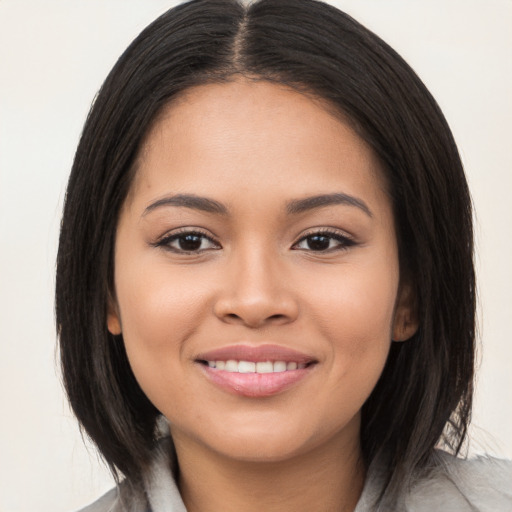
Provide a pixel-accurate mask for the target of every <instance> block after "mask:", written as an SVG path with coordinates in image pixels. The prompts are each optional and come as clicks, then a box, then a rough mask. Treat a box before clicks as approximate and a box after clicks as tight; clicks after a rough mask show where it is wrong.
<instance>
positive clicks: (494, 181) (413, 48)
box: [0, 0, 512, 512]
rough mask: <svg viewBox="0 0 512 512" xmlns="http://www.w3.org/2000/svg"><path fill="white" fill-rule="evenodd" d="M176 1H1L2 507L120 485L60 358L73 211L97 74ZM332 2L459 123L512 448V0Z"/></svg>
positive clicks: (498, 414)
mask: <svg viewBox="0 0 512 512" xmlns="http://www.w3.org/2000/svg"><path fill="white" fill-rule="evenodd" d="M176 3H177V2H173V1H164V0H60V1H57V0H45V1H41V0H0V411H1V416H0V434H1V435H0V512H21V511H23V512H32V511H33V512H36V511H37V512H50V511H52V512H63V511H69V510H73V509H75V508H78V507H79V506H81V505H84V504H86V503H88V502H89V501H91V500H93V499H94V498H95V497H96V496H98V495H99V494H100V493H101V492H103V491H104V490H106V489H107V488H109V487H110V486H111V480H110V478H109V477H108V474H107V472H106V471H105V469H103V468H102V466H101V465H100V464H99V462H98V459H97V456H96V454H95V452H94V450H93V449H92V448H89V449H88V450H87V449H85V448H84V445H83V442H82V440H81V438H80V435H79V432H78V429H77V427H76V425H75V421H74V419H73V417H72V415H71V414H70V412H69V410H68V408H67V406H66V403H65V399H64V397H63V394H62V391H61V386H60V381H59V375H58V370H56V368H55V359H56V355H55V348H54V346H55V333H54V326H53V287H54V261H55V254H56V246H57V237H58V228H59V218H60V210H61V206H62V199H63V195H64V190H65V184H66V180H67V176H68V173H69V169H70V167H71V163H72V159H73V154H74V150H75V147H76V144H77V141H78V137H79V134H80V131H81V127H82V124H83V122H84V120H85V116H86V114H87V111H88V109H89V105H90V103H91V101H92V99H93V97H94V95H95V93H96V91H97V89H98V88H99V86H100V84H101V82H102V81H103V79H104V78H105V76H106V74H107V72H108V71H109V70H110V68H111V67H112V65H113V64H114V62H115V60H116V59H117V57H118V56H119V55H120V53H121V52H122V51H123V50H124V48H125V47H126V46H127V45H128V43H129V42H130V41H131V40H132V39H133V37H134V36H135V35H137V34H138V33H139V32H140V30H142V29H143V28H144V26H146V25H147V23H149V22H150V21H151V20H153V19H154V18H155V17H156V16H157V15H158V14H160V13H161V12H163V11H164V10H165V9H166V8H168V7H171V6H172V5H175V4H176ZM331 3H333V4H335V5H337V6H338V7H340V8H342V9H344V10H346V11H347V12H348V13H349V14H351V15H352V16H354V17H355V18H356V19H358V20H360V21H362V22H363V23H364V24H366V25H367V26H368V27H369V28H371V29H373V30H374V31H375V32H377V33H378V34H379V35H381V36H382V37H383V38H384V39H385V40H386V41H388V42H389V43H390V44H391V45H392V46H393V47H394V48H395V49H397V50H398V52H399V53H401V54H402V55H403V56H404V57H405V58H406V60H408V62H409V63H410V64H411V65H412V66H413V68H414V69H415V70H416V71H417V72H418V73H419V75H420V76H421V77H422V78H423V80H424V81H425V83H426V84H427V86H428V87H429V88H430V90H431V91H432V92H433V94H434V96H435V97H436V98H437V100H438V101H439V103H440V105H441V107H442V109H443V110H444V112H445V114H446V117H447V118H448V121H449V122H450V124H451V126H452V129H453V131H454V133H455V137H456V139H457V141H458V144H459V148H460V151H461V154H462V158H463V161H464V163H465V166H466V171H467V174H468V179H469V182H470V186H471V189H472V192H473V197H474V203H475V206H476V213H477V219H476V220H477V223H476V228H477V244H478V258H477V267H478V277H479V286H480V288H479V290H480V292H479V295H480V304H481V307H480V320H479V323H480V329H481V341H482V346H481V349H480V358H481V361H482V363H481V368H480V372H479V379H478V384H477V396H476V409H475V414H474V425H475V426H474V428H473V430H472V439H473V446H472V451H473V452H483V451H488V452H492V453H496V454H502V455H506V456H508V457H512V407H511V400H510V397H511V392H510V389H512V363H511V361H512V343H511V341H510V333H509V331H510V328H509V324H508V322H509V321H510V318H511V316H512V265H511V264H510V262H511V261H512V205H511V201H512V200H511V193H512V177H511V176H512V165H511V164H512V156H511V155H512V152H511V148H510V146H511V129H510V126H511V122H512V66H511V55H512V37H511V35H510V34H511V31H510V27H511V26H512V2H511V1H510V0H486V1H483V0H481V1H475V0H429V1H426V0H424V1H420V0H386V1H383V0H346V1H337V2H334V1H333V2H331Z"/></svg>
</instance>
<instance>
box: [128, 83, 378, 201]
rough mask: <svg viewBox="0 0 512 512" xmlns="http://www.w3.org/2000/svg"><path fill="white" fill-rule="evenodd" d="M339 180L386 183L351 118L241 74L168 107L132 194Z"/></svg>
mask: <svg viewBox="0 0 512 512" xmlns="http://www.w3.org/2000/svg"><path fill="white" fill-rule="evenodd" d="M336 186H343V188H345V189H354V190H352V192H356V191H357V189H361V188H366V189H368V190H367V191H366V192H368V191H371V192H372V193H376V192H377V191H380V192H382V191H383V190H385V186H384V178H383V175H382V171H381V168H380V164H379V162H378V160H377V158H376V156H375V155H374V153H373V151H372V150H371V149H370V148H369V146H368V145H367V144H366V142H365V141H364V140H363V139H362V138H361V137H359V136H358V135H357V134H356V133H355V131H354V130H353V129H352V128H351V126H350V125H349V123H347V122H346V121H344V119H343V118H342V116H341V115H339V114H337V113H336V112H335V109H334V108H332V107H331V105H329V104H328V103H326V102H325V101H324V100H321V99H318V98H315V97H313V96H311V95H306V94H303V93H299V92H297V91H296V90H294V89H291V88H289V87H287V86H284V85H280V84H275V83H270V82H266V81H250V80H246V79H239V80H233V81H231V82H228V83H222V84H207V85H201V86H197V87H193V88H190V89H187V90H186V91H184V92H183V93H181V94H180V96H179V97H177V98H175V99H173V101H171V102H170V103H169V105H167V106H166V107H165V108H164V109H163V110H162V112H161V113H160V115H159V116H158V118H157V119H156V121H155V122H154V123H153V126H152V127H151V129H150V130H149V132H148V134H147V136H146V138H145V140H144V143H143V145H142V148H141V151H140V154H139V159H138V166H137V173H136V177H135V183H134V186H133V187H132V196H133V194H134V193H135V194H137V193H138V194H139V195H140V193H143V195H144V196H149V195H151V193H153V194H158V193H160V192H161V193H166V192H167V191H166V190H164V189H168V192H174V193H176V192H184V191H185V192H197V193H203V192H204V190H201V189H202V188H203V189H204V188H207V189H208V190H212V189H216V190H217V191H218V192H219V193H221V195H225V196H229V195H231V196H233V195H235V196H236V197H240V196H241V195H246V196H247V198H248V199H249V196H255V194H256V193H257V192H260V193H265V194H266V195H268V194H270V195H271V192H276V191H281V192H283V191H286V192H289V193H290V194H291V195H295V196H300V195H304V194H305V193H306V192H311V193H315V192H319V193H325V192H326V191H327V190H326V189H328V188H329V187H336ZM308 189H309V190H308ZM315 189H318V190H315ZM345 192H351V191H350V190H345ZM226 199H228V198H227V197H226Z"/></svg>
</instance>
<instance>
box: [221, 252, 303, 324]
mask: <svg viewBox="0 0 512 512" xmlns="http://www.w3.org/2000/svg"><path fill="white" fill-rule="evenodd" d="M222 278H223V279H222V291H221V292H220V293H219V295H218V296H217V299H216V301H215V305H214V313H215V315H216V316H217V317H218V318H219V319H220V320H221V321H222V322H225V323H231V324H238V325H245V326H246V327H250V328H253V329H255V328H261V327H264V326H266V325H270V324H272V325H282V324H287V323H290V322H293V321H294V320H295V319H296V318H297V316H298V312H299V305H298V301H297V297H296V295H295V293H294V290H293V281H292V280H291V279H289V276H288V275H287V272H286V271H285V269H284V268H283V264H282V263H281V262H280V261H279V256H278V255H276V254H269V253H268V252H267V251H264V250H250V249H249V250H247V251H245V252H244V254H239V255H237V257H233V258H232V259H231V261H230V262H229V264H227V269H226V272H225V274H224V276H222Z"/></svg>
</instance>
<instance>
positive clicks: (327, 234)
mask: <svg viewBox="0 0 512 512" xmlns="http://www.w3.org/2000/svg"><path fill="white" fill-rule="evenodd" d="M186 236H196V237H201V238H202V239H206V240H208V241H209V242H210V243H212V244H215V245H217V246H218V247H219V243H218V242H217V241H216V240H214V239H213V238H212V237H211V236H210V235H208V234H206V233H205V232H203V231H201V230H198V229H189V228H183V229H182V230H180V231H178V232H174V233H172V234H169V235H167V236H164V237H162V238H161V239H160V240H158V241H157V242H155V243H154V244H152V245H153V246H154V247H161V248H163V249H165V250H167V251H171V252H174V253H177V254H200V253H202V252H205V251H208V250H211V249H199V250H192V251H187V250H184V249H177V248H175V247H172V246H171V243H172V242H174V241H178V240H180V238H181V239H183V238H184V237H186ZM314 236H316V237H323V238H328V239H330V240H335V241H337V242H338V243H339V245H338V246H337V247H334V248H332V247H331V248H328V249H326V250H318V251H315V250H312V249H309V250H307V249H306V251H307V252H313V253H324V254H325V253H331V252H336V251H343V250H346V249H348V248H349V247H352V246H354V245H356V242H355V240H353V239H352V238H350V237H349V236H347V235H344V234H341V233H340V232H339V231H335V230H333V229H321V230H318V231H312V232H310V233H307V234H305V235H304V236H302V237H301V238H300V239H299V240H298V241H297V242H295V243H294V244H293V246H292V249H293V248H294V247H296V246H297V245H299V244H300V243H301V242H303V241H306V240H307V239H308V238H311V237H314ZM329 243H330V242H329ZM294 250H304V249H294Z"/></svg>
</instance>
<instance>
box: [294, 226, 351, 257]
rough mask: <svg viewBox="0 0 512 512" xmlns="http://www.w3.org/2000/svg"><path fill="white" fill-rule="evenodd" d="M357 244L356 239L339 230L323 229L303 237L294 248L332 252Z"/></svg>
mask: <svg viewBox="0 0 512 512" xmlns="http://www.w3.org/2000/svg"><path fill="white" fill-rule="evenodd" d="M353 245H355V242H354V240H352V239H350V238H349V237H347V236H346V235H342V234H341V233H339V232H337V231H330V230H327V231H326V230H323V231H318V232H314V233H309V234H308V235H306V236H304V237H302V238H301V239H300V240H299V241H298V242H297V243H296V244H295V245H294V246H293V249H299V250H305V251H313V252H331V251H337V250H343V249H346V248H348V247H351V246H353Z"/></svg>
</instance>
